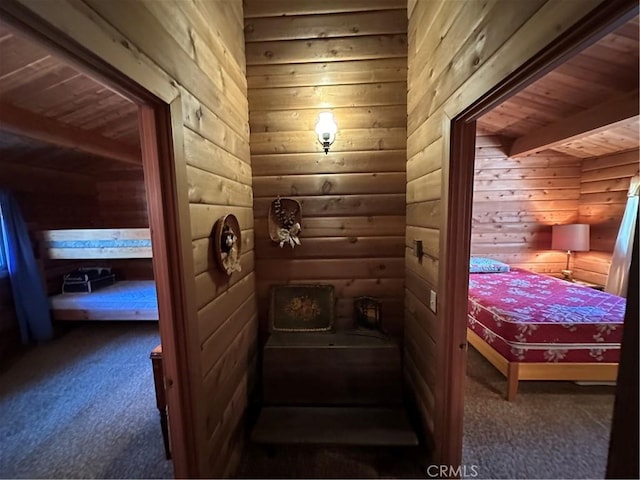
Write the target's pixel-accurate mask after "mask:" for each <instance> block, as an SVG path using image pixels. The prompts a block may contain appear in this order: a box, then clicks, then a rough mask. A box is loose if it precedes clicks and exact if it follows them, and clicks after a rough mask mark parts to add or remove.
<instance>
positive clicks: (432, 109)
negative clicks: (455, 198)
mask: <svg viewBox="0 0 640 480" xmlns="http://www.w3.org/2000/svg"><path fill="white" fill-rule="evenodd" d="M598 3H600V2H599V1H598V0H587V1H585V2H554V1H544V0H533V1H529V2H511V1H499V0H498V1H490V2H483V1H473V0H472V1H429V2H427V1H418V2H415V3H414V2H412V10H411V15H410V18H409V38H408V45H409V56H408V65H409V73H408V98H407V103H408V105H407V110H408V119H407V134H408V138H407V159H408V161H407V182H408V183H407V203H408V205H407V240H411V239H412V238H417V237H421V238H422V239H423V241H424V243H425V252H426V256H425V257H424V258H423V261H422V263H418V262H417V261H416V257H413V255H412V252H411V251H410V250H409V249H407V251H406V260H405V261H406V279H407V291H406V299H407V302H406V309H405V311H406V315H405V330H406V331H407V335H406V336H405V338H406V349H405V378H406V380H407V382H408V384H409V386H410V390H411V391H413V392H415V400H416V404H417V405H418V408H419V410H420V412H421V416H422V419H423V425H424V429H425V431H427V432H430V433H433V434H434V441H435V445H436V456H435V460H434V461H436V462H437V461H438V460H439V456H438V455H439V452H440V448H441V447H442V448H445V446H446V445H447V444H446V442H447V438H449V436H450V435H454V438H456V437H457V433H456V432H449V431H448V430H447V428H448V424H447V423H446V421H447V420H446V419H447V418H449V417H448V412H449V410H450V408H451V406H450V405H448V404H446V402H445V401H444V400H443V399H444V397H443V391H442V390H441V388H440V387H441V385H442V382H444V373H443V371H444V370H443V367H444V363H443V362H444V355H445V352H444V348H442V349H438V346H439V345H442V343H441V341H442V338H443V334H444V331H445V330H446V329H447V328H448V327H449V326H448V325H444V324H443V318H445V315H444V313H445V312H443V308H442V307H443V306H442V305H440V304H439V305H438V308H437V312H438V313H437V314H435V313H434V312H432V311H431V310H429V308H428V305H429V301H428V300H429V299H428V291H429V289H430V288H431V289H434V290H435V291H436V292H438V291H439V290H440V289H439V280H438V278H439V269H440V268H442V267H443V266H442V265H440V259H442V258H444V254H445V250H446V249H447V248H456V246H455V243H453V242H455V240H451V242H452V243H450V244H449V245H447V244H444V242H443V245H442V246H440V245H439V238H440V232H441V231H442V229H443V227H445V225H444V222H445V221H446V217H445V215H444V212H446V207H447V205H446V201H447V199H446V197H445V198H443V196H442V178H443V173H445V174H446V171H447V166H448V165H447V164H448V161H449V160H448V159H449V151H448V150H447V149H446V148H444V145H445V144H446V145H448V141H446V142H445V140H444V139H443V135H448V127H447V126H446V125H447V124H446V121H445V118H452V117H451V116H452V115H457V114H458V113H460V112H461V111H462V110H463V109H464V108H466V107H467V106H469V105H470V104H471V103H472V102H474V101H475V100H476V99H478V98H480V96H481V95H483V94H484V93H485V92H487V91H488V90H489V89H490V88H492V87H493V86H494V85H496V84H497V83H498V82H499V81H500V80H502V79H503V78H504V77H505V76H507V75H508V74H509V72H512V71H513V70H514V69H515V68H517V66H519V65H521V64H523V63H524V62H525V61H526V60H527V59H528V58H530V57H531V56H533V55H534V54H535V53H537V52H538V51H539V50H540V49H542V48H543V47H544V46H546V45H547V44H548V43H549V42H551V41H552V40H553V39H554V38H556V37H557V36H558V35H560V34H562V33H563V32H564V31H565V30H566V29H567V28H568V27H570V26H571V25H573V24H574V23H575V22H576V21H578V20H579V19H580V18H581V17H582V16H583V15H585V14H587V13H588V12H590V11H591V9H592V8H594V7H595V6H596V5H597V4H598ZM445 106H446V110H445ZM443 159H444V160H443ZM443 167H445V169H444V170H443ZM460 300H461V301H465V302H466V298H461V299H460ZM460 413H461V412H458V411H455V412H453V414H454V415H458V414H460ZM460 434H461V433H460Z"/></svg>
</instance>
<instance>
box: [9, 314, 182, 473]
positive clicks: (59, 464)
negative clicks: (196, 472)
mask: <svg viewBox="0 0 640 480" xmlns="http://www.w3.org/2000/svg"><path fill="white" fill-rule="evenodd" d="M158 343H159V335H158V326H157V324H153V323H138V324H131V323H123V322H120V323H115V322H114V323H108V324H107V323H99V324H93V325H91V324H89V323H87V324H84V325H82V326H79V327H76V328H72V329H71V330H69V331H67V332H66V333H65V334H63V335H61V336H60V337H59V338H58V339H57V340H54V341H52V342H50V343H48V344H45V345H41V346H38V347H35V348H32V349H30V350H28V351H26V352H25V353H23V354H21V355H20V356H19V357H18V358H17V359H15V360H14V361H12V362H11V364H9V365H8V366H7V367H6V368H3V369H2V373H0V477H2V478H173V468H172V464H171V461H167V460H165V458H164V449H163V444H162V434H161V431H160V423H159V420H158V410H157V409H156V405H155V396H154V387H153V376H152V371H151V362H150V360H149V353H150V352H151V350H152V349H153V348H154V347H155V346H156V345H157V344H158Z"/></svg>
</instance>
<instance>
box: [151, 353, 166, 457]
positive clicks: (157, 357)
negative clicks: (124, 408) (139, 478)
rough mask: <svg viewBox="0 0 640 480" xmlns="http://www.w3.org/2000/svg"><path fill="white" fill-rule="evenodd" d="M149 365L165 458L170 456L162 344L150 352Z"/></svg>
mask: <svg viewBox="0 0 640 480" xmlns="http://www.w3.org/2000/svg"><path fill="white" fill-rule="evenodd" d="M151 366H152V367H153V383H154V386H155V390H156V405H157V407H158V412H159V413H160V429H161V430H162V440H163V441H164V454H165V457H166V458H167V460H169V459H170V458H171V449H170V447H169V421H168V418H167V397H166V395H165V391H164V367H163V365H162V346H161V345H158V346H157V347H156V348H154V349H153V351H152V352H151Z"/></svg>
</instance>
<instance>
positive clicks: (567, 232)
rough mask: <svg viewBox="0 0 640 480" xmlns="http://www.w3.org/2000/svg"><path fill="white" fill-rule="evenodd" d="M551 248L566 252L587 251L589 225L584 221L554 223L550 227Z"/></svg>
mask: <svg viewBox="0 0 640 480" xmlns="http://www.w3.org/2000/svg"><path fill="white" fill-rule="evenodd" d="M551 248H552V249H553V250H565V251H567V252H569V251H573V252H586V251H588V250H589V225H588V224H585V223H574V224H571V225H554V226H553V227H552V229H551Z"/></svg>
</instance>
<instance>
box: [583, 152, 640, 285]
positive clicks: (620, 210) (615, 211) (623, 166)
mask: <svg viewBox="0 0 640 480" xmlns="http://www.w3.org/2000/svg"><path fill="white" fill-rule="evenodd" d="M639 158H640V152H639V151H638V149H635V150H630V151H627V152H621V153H616V154H613V155H606V156H603V157H592V158H587V159H585V160H584V161H583V162H582V175H581V177H580V202H579V207H578V209H579V212H578V219H579V221H580V223H588V224H589V225H591V228H590V234H591V250H590V251H589V252H577V253H576V255H575V262H574V275H575V277H576V278H578V279H580V280H586V281H589V282H593V283H597V284H600V285H605V284H606V283H607V275H608V274H609V267H610V266H611V255H612V254H613V249H614V247H615V243H616V238H617V237H618V229H619V228H620V222H621V221H622V215H623V214H624V208H625V205H626V203H627V192H628V191H629V184H630V181H631V177H633V176H634V175H638V159H639Z"/></svg>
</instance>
